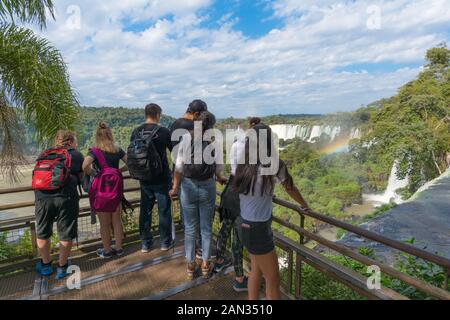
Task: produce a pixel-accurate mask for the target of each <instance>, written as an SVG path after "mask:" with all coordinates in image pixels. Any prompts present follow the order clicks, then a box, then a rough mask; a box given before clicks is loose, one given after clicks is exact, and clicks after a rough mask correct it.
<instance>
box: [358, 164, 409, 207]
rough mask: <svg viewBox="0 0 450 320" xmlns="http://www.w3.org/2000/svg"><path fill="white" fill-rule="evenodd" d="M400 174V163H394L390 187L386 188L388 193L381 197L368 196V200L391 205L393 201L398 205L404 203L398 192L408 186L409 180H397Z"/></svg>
mask: <svg viewBox="0 0 450 320" xmlns="http://www.w3.org/2000/svg"><path fill="white" fill-rule="evenodd" d="M397 173H398V161H395V162H394V165H393V166H392V170H391V175H390V176H389V181H388V186H387V188H386V191H385V192H384V194H381V195H373V194H371V195H367V196H366V198H367V200H370V201H373V202H375V203H381V204H385V203H390V202H391V201H394V202H395V203H397V204H400V203H402V202H404V200H402V198H401V196H400V195H399V194H397V192H396V191H397V190H398V189H401V188H405V187H407V186H408V183H409V179H408V177H407V176H406V177H405V178H404V179H402V180H400V179H399V178H397Z"/></svg>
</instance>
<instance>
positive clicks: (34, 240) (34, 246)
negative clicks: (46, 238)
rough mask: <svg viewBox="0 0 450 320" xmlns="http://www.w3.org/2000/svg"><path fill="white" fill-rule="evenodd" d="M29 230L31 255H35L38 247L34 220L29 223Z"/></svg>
mask: <svg viewBox="0 0 450 320" xmlns="http://www.w3.org/2000/svg"><path fill="white" fill-rule="evenodd" d="M30 232H31V248H32V252H33V257H36V256H37V255H38V248H37V235H36V223H35V222H31V223H30Z"/></svg>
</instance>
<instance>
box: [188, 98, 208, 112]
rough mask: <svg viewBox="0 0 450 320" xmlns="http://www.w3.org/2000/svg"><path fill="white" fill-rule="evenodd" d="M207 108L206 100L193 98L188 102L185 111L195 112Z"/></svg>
mask: <svg viewBox="0 0 450 320" xmlns="http://www.w3.org/2000/svg"><path fill="white" fill-rule="evenodd" d="M207 110H208V105H207V104H206V102H204V101H202V100H194V101H192V102H191V103H190V104H189V108H188V109H187V112H189V113H197V112H203V111H207Z"/></svg>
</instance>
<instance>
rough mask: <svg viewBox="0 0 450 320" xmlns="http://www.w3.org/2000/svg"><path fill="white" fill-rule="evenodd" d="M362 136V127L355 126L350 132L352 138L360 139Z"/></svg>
mask: <svg viewBox="0 0 450 320" xmlns="http://www.w3.org/2000/svg"><path fill="white" fill-rule="evenodd" d="M360 138H361V129H359V128H353V129H352V131H351V133H350V139H360Z"/></svg>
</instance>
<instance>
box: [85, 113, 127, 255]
mask: <svg viewBox="0 0 450 320" xmlns="http://www.w3.org/2000/svg"><path fill="white" fill-rule="evenodd" d="M99 156H100V158H99ZM120 161H122V162H123V163H124V164H125V165H124V166H122V167H121V168H120V169H119V165H120ZM102 162H105V163H104V164H103V165H102V164H101V163H102ZM126 163H127V154H126V153H125V151H124V150H122V149H121V148H120V147H118V146H117V145H116V143H115V140H114V136H113V133H112V130H111V128H109V127H108V125H107V124H106V123H105V122H103V121H102V122H100V123H99V125H98V127H97V131H96V134H95V147H94V148H91V149H90V150H89V152H88V155H87V156H86V158H85V159H84V162H83V171H84V173H85V174H86V175H92V174H93V167H94V168H95V170H94V172H101V171H102V169H104V167H105V166H107V167H110V168H114V169H117V170H118V171H119V170H120V172H125V171H127V170H128V168H127V165H126ZM99 174H100V173H99ZM97 177H98V175H97V176H96V178H97ZM121 179H122V176H121ZM122 181H123V180H122ZM91 189H92V188H91ZM121 191H122V192H123V190H121ZM91 193H92V190H90V195H91ZM122 195H123V194H122ZM90 200H91V199H90ZM90 205H91V209H92V210H95V209H94V208H93V203H92V201H90ZM112 210H113V211H111V210H108V211H106V209H104V210H95V213H96V214H97V216H98V217H99V220H100V233H101V238H102V244H103V248H99V249H98V250H97V251H96V253H97V255H98V256H99V257H100V258H102V259H109V258H112V257H113V256H114V255H117V256H122V255H123V254H124V250H123V247H122V243H123V239H124V231H123V222H122V216H121V215H122V206H121V203H119V204H117V207H116V208H113V209H112ZM111 229H112V230H114V238H115V247H114V248H113V247H112V246H111Z"/></svg>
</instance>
